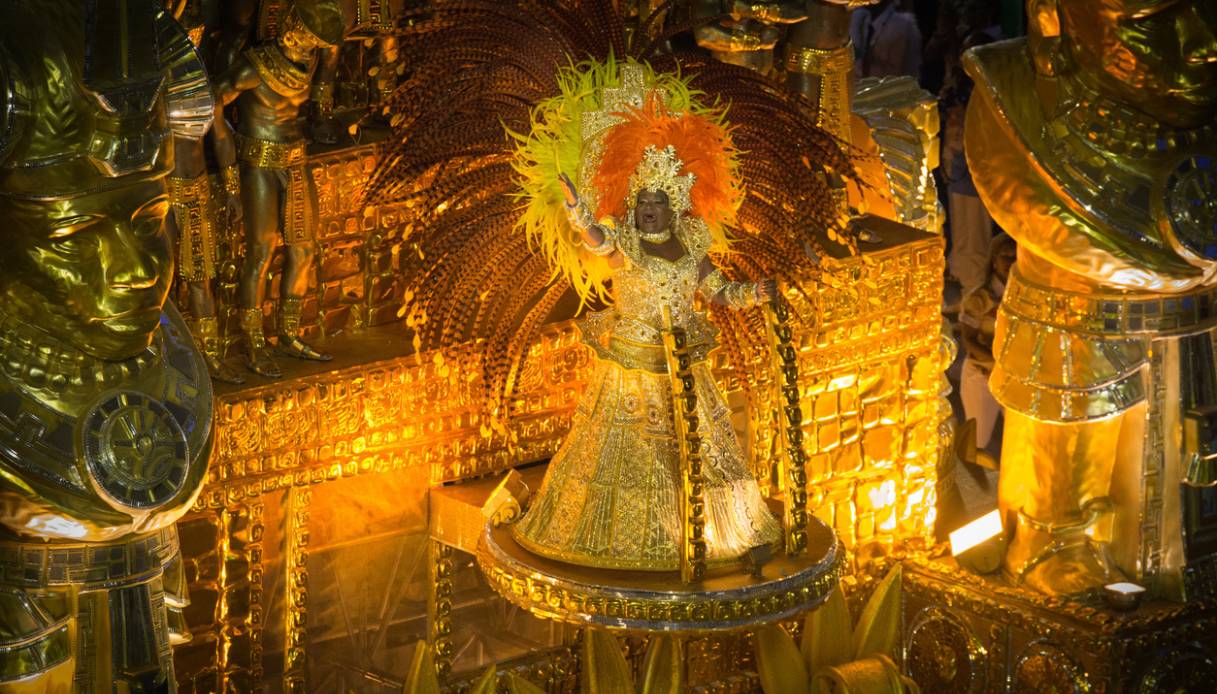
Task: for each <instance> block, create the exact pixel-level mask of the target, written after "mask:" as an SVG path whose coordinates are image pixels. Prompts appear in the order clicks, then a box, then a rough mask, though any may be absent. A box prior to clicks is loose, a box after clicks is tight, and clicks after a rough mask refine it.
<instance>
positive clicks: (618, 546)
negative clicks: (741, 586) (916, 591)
mask: <svg viewBox="0 0 1217 694" xmlns="http://www.w3.org/2000/svg"><path fill="white" fill-rule="evenodd" d="M601 69H604V68H601ZM622 70H623V75H624V77H623V82H624V86H623V87H622V88H619V89H605V90H604V91H605V92H606V95H605V96H604V102H605V103H604V104H603V105H602V107H601V108H600V109H599V110H597V111H594V112H589V113H584V114H583V115H582V118H581V127H582V129H583V132H582V133H581V137H582V139H583V140H584V141H585V144H584V152H585V154H584V160H583V164H582V167H581V168H582V169H583V170H582V172H581V178H582V180H583V181H585V182H587V183H589V184H590V188H591V191H590V192H591V195H590V199H583V198H581V197H580V196H579V195H578V193H577V192H576V189H575V185H574V183H572V182H571V180H570V178H569V177H568V176H567V174H566V172H564V171H558V176H559V178H560V180H561V182H562V187H563V189H564V193H565V199H566V205H567V209H568V210H569V211H570V227H571V228H573V229H574V230H576V231H577V233H578V234H579V235H580V237H581V239H582V244H583V250H584V251H585V252H586V253H588V254H590V256H593V257H594V258H597V259H599V260H600V262H601V263H603V265H602V266H601V269H600V271H601V272H603V273H605V274H604V275H603V277H604V279H605V280H607V279H610V278H611V282H612V284H611V289H610V290H609V298H610V300H611V303H612V306H611V308H609V309H606V310H603V311H599V312H594V313H591V314H589V315H587V316H586V317H585V318H583V320H582V321H581V323H580V329H581V331H582V333H583V339H584V341H585V342H586V343H587V344H588V345H589V346H590V347H592V349H593V350H594V351H595V353H596V356H597V364H596V368H595V370H594V372H593V375H592V376H591V378H590V381H589V383H588V388H587V390H586V391H585V394H584V396H583V399H582V401H581V402H580V404H579V407H578V410H577V411H576V414H575V416H574V419H573V421H572V423H571V430H570V433H569V434H568V435H567V437H566V440H565V442H564V443H563V445H562V447H561V448H560V449H559V451H558V452H557V453H556V454H555V456H554V458H553V460H552V461H551V462H550V466H549V469H548V471H547V472H546V475H545V481H544V482H543V483H542V486H541V489H540V490H539V492H538V494H537V496H536V499H535V501H534V502H533V503H532V505H531V507H530V508H529V510H528V512H527V513H526V514H525V516H524V517H523V518H522V519H521V520H520V521H519V522H518V523H517V524H516V525H514V526H513V528H512V533H513V535H514V537H515V539H516V540H517V541H518V542H519V543H520V544H521V545H522V546H523V547H525V548H526V549H528V550H530V551H532V552H534V553H536V554H539V555H542V556H545V557H549V558H551V559H557V560H560V561H564V562H568V563H572V564H579V565H583V566H593V567H600V568H610V569H634V570H644V571H676V570H679V569H680V568H681V552H682V549H681V548H682V544H683V539H684V536H683V533H684V520H683V516H682V514H681V502H680V497H681V491H680V490H681V488H682V487H681V485H682V482H681V479H682V478H681V468H680V465H681V447H680V442H679V441H678V437H677V433H676V429H675V428H674V427H675V426H676V424H675V420H674V418H673V398H674V397H678V396H677V395H676V394H674V393H673V389H672V383H671V381H670V378H669V375H668V362H667V358H666V355H665V346H664V339H663V336H664V333H665V331H667V330H670V329H671V328H678V329H682V330H683V331H684V334H685V336H686V346H687V349H688V355H689V360H690V362H691V367H690V372H691V377H692V381H693V383H692V390H693V392H694V393H695V395H696V401H697V402H696V412H695V415H694V416H693V417H691V418H690V419H691V420H692V421H695V422H696V424H695V425H694V427H693V431H696V436H697V437H698V438H699V439H700V441H701V451H702V459H703V460H704V461H705V465H704V466H703V469H702V474H703V475H704V477H705V487H704V489H703V490H702V496H703V497H704V499H705V505H706V510H705V527H704V540H705V561H706V564H707V565H708V566H714V565H716V564H717V565H723V564H729V563H733V562H737V561H739V560H740V559H741V558H742V557H743V556H744V555H745V554H746V553H747V552H748V551H749V550H751V549H754V548H756V547H759V546H763V545H769V544H771V543H773V542H776V541H778V540H779V539H780V538H781V535H782V532H781V527H780V525H779V524H778V522H777V520H776V519H775V518H774V516H773V515H772V514H771V513H770V511H769V510H768V508H767V506H766V504H765V501H764V499H763V498H762V496H761V493H760V489H759V488H758V486H757V482H756V479H755V478H754V477H753V474H752V472H751V470H750V469H749V467H748V465H747V461H746V460H745V459H744V456H743V453H742V451H741V449H740V445H739V442H738V441H737V439H736V435H735V431H734V429H733V428H732V425H731V421H730V418H729V415H730V410H729V409H728V407H727V405H726V403H725V402H724V400H723V397H722V395H721V393H719V391H718V388H717V387H716V385H715V383H714V380H713V377H712V376H711V374H710V368H709V366H708V364H707V363H706V359H707V356H708V354H709V352H710V351H711V350H712V349H713V348H714V347H715V336H716V334H717V330H716V329H715V328H714V327H713V326H712V325H711V324H710V322H709V321H708V320H707V314H706V309H705V308H703V307H700V306H698V305H697V304H698V302H704V303H709V304H715V305H719V306H729V307H735V308H747V307H750V306H755V305H759V304H760V303H763V302H765V301H768V300H769V299H771V298H772V297H774V296H775V294H776V289H775V284H774V282H773V281H772V280H766V281H762V282H760V283H745V282H729V281H728V280H727V279H726V278H725V277H724V276H723V274H722V272H721V271H719V270H717V269H716V268H715V266H714V264H713V263H712V262H711V260H710V258H709V256H708V255H707V253H708V251H709V250H710V248H711V246H712V245H714V243H715V236H716V235H717V236H718V241H719V242H720V243H721V242H723V241H724V238H723V236H722V233H723V232H722V225H723V223H724V222H725V221H726V220H727V219H730V218H731V217H732V216H733V214H734V212H735V209H736V208H737V207H738V205H739V197H740V195H741V190H740V188H739V182H738V174H737V173H736V171H735V164H734V154H735V153H734V149H733V148H732V145H731V141H730V139H729V137H728V135H727V130H726V128H725V127H724V126H723V125H722V124H721V123H720V122H719V121H718V120H717V117H718V114H714V113H711V112H704V111H700V110H698V107H697V106H696V105H695V104H692V103H688V104H685V105H684V106H683V108H682V107H681V106H680V105H678V103H679V102H683V101H687V98H683V97H677V96H674V95H672V94H671V93H669V92H668V91H666V90H665V89H664V88H663V87H658V86H653V85H654V81H652V82H651V84H648V83H647V81H646V80H645V79H644V78H643V70H642V68H641V67H640V66H638V65H633V64H630V65H625V66H623V67H622ZM590 71H591V72H594V71H595V70H594V69H593V70H590ZM666 86H667V89H670V90H679V89H680V87H681V86H682V85H681V84H680V83H679V82H678V81H677V80H672V81H670V83H669V84H668V85H666ZM555 120H560V119H558V118H555ZM534 142H545V140H544V139H543V138H539V139H535V140H534ZM543 148H544V147H543V146H540V145H539V146H538V149H543ZM526 151H527V150H526ZM572 173H575V174H576V175H579V173H578V172H572ZM593 209H595V210H596V214H595V215H593V213H592V210H593ZM597 219H599V220H600V221H597ZM589 260H590V259H589ZM686 387H688V386H686Z"/></svg>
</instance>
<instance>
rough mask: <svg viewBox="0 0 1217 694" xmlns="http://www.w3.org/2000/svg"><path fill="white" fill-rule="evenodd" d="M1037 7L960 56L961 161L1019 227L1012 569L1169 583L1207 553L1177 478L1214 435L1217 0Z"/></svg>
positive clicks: (1013, 308)
mask: <svg viewBox="0 0 1217 694" xmlns="http://www.w3.org/2000/svg"><path fill="white" fill-rule="evenodd" d="M1028 16H1029V18H1030V32H1029V37H1028V38H1027V39H1025V40H1023V39H1020V40H1015V41H1007V42H1003V43H1000V44H994V45H991V46H985V47H981V48H977V49H975V50H974V51H973V52H972V53H971V54H970V55H969V56H968V59H967V68H968V71H969V73H970V74H971V75H972V76H973V78H974V79H975V80H976V83H977V86H978V88H977V90H976V92H975V95H974V97H973V99H972V103H971V106H970V108H969V112H968V120H967V134H966V138H967V154H968V158H969V162H970V166H971V169H972V172H973V177H974V179H975V181H976V185H977V188H978V189H979V191H980V194H981V197H982V199H983V200H984V202H985V204H986V206H987V207H988V209H989V211H990V212H991V213H992V214H993V216H994V218H995V219H996V220H997V222H998V223H999V224H1001V226H1002V227H1003V228H1004V229H1005V230H1006V231H1007V232H1008V233H1009V234H1010V235H1011V236H1013V237H1014V238H1015V239H1016V240H1017V241H1018V243H1019V255H1018V262H1017V264H1016V267H1015V268H1014V270H1013V271H1012V273H1011V276H1010V283H1009V286H1008V288H1007V291H1006V296H1005V300H1004V302H1003V306H1002V308H1001V310H1000V312H999V317H998V323H997V331H996V336H995V342H994V344H995V356H996V360H997V364H996V367H995V369H994V372H993V376H992V380H991V386H992V389H993V392H994V395H995V396H996V397H997V399H998V400H999V401H1000V402H1001V403H1002V404H1003V405H1004V406H1005V407H1006V417H1007V421H1006V430H1005V439H1004V440H1005V448H1004V450H1003V456H1002V471H1001V481H1000V485H999V503H1000V505H1001V507H1002V509H1003V513H1004V515H1005V517H1006V519H1007V523H1008V524H1011V523H1012V524H1013V526H1014V528H1013V538H1012V542H1011V546H1010V549H1009V552H1008V554H1007V557H1006V568H1007V570H1008V571H1009V572H1010V573H1012V574H1013V575H1014V576H1016V577H1017V578H1019V579H1021V580H1025V581H1026V582H1027V583H1028V584H1029V585H1031V586H1032V587H1034V588H1036V589H1039V590H1041V591H1044V592H1047V593H1054V594H1055V593H1063V594H1068V593H1075V592H1079V591H1083V590H1086V589H1091V588H1095V587H1097V586H1100V585H1102V584H1103V583H1105V582H1107V581H1109V580H1111V579H1112V578H1114V577H1116V576H1118V575H1119V574H1120V573H1123V574H1125V575H1127V576H1130V577H1133V578H1135V579H1136V580H1141V581H1145V582H1153V583H1155V584H1156V585H1157V587H1158V588H1160V589H1161V590H1162V591H1163V592H1164V593H1166V594H1168V595H1173V596H1178V595H1180V594H1181V592H1182V590H1183V589H1185V588H1187V587H1188V583H1189V581H1188V577H1189V575H1190V572H1191V571H1192V569H1193V568H1194V567H1196V566H1197V565H1199V564H1202V563H1203V561H1204V560H1205V559H1206V556H1204V553H1203V552H1198V551H1196V546H1195V544H1194V543H1191V544H1190V545H1189V542H1188V540H1187V538H1188V537H1189V536H1191V537H1192V538H1195V537H1198V536H1199V534H1200V531H1203V530H1204V528H1203V527H1200V526H1195V525H1194V527H1190V528H1185V527H1182V517H1183V516H1184V515H1185V510H1186V509H1184V508H1183V507H1182V504H1183V503H1184V501H1183V500H1182V499H1183V498H1184V497H1186V495H1181V494H1180V489H1181V485H1182V486H1184V487H1186V486H1187V485H1188V484H1189V479H1188V475H1187V473H1186V467H1187V465H1188V461H1189V460H1193V459H1195V460H1197V461H1201V460H1204V459H1205V458H1206V457H1207V456H1209V455H1210V454H1211V453H1213V451H1212V450H1211V448H1210V446H1211V444H1210V443H1208V442H1207V441H1201V440H1200V439H1199V438H1197V437H1194V436H1193V437H1185V436H1184V432H1185V430H1193V429H1195V426H1190V425H1188V422H1192V423H1193V424H1195V423H1199V424H1200V425H1202V426H1201V428H1206V427H1209V426H1210V425H1209V424H1208V422H1209V412H1210V411H1211V409H1212V406H1213V405H1214V404H1217V400H1215V398H1214V386H1215V385H1217V378H1215V373H1214V366H1213V359H1212V350H1213V334H1214V328H1215V326H1217V307H1214V304H1213V296H1212V294H1213V291H1214V289H1213V287H1214V285H1215V284H1217V282H1215V280H1214V274H1215V272H1217V226H1215V225H1217V206H1215V204H1214V200H1215V199H1217V132H1215V131H1214V117H1215V116H1217V6H1214V5H1212V3H1208V2H1201V1H1188V0H1185V1H1183V2H1155V1H1153V0H1079V1H1078V2H1073V1H1072V0H1071V1H1070V2H1057V1H1056V0H1030V1H1029V2H1028ZM1205 465H1207V462H1206V463H1205ZM1189 547H1190V549H1189ZM1113 565H1114V566H1113Z"/></svg>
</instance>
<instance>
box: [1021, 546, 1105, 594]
mask: <svg viewBox="0 0 1217 694" xmlns="http://www.w3.org/2000/svg"><path fill="white" fill-rule="evenodd" d="M1127 580H1128V579H1127V578H1126V577H1125V576H1124V575H1123V574H1122V573H1121V572H1120V571H1119V570H1118V569H1116V568H1115V567H1114V566H1112V565H1111V564H1110V563H1109V562H1108V561H1107V559H1106V558H1105V557H1103V556H1102V554H1101V550H1100V549H1099V548H1097V547H1095V546H1094V545H1093V544H1091V543H1089V542H1083V543H1078V544H1074V545H1069V546H1067V547H1062V548H1060V549H1058V550H1056V551H1054V552H1052V553H1051V554H1049V555H1048V556H1046V557H1044V558H1043V559H1042V560H1041V561H1039V562H1038V563H1037V564H1035V565H1033V566H1028V567H1025V568H1024V569H1023V572H1022V582H1023V583H1024V584H1025V585H1026V586H1027V587H1028V588H1031V589H1033V590H1035V591H1038V592H1040V593H1043V594H1045V595H1057V596H1069V595H1078V594H1081V593H1086V592H1088V591H1093V590H1098V589H1101V588H1102V587H1103V586H1105V585H1107V584H1109V583H1117V582H1120V581H1127Z"/></svg>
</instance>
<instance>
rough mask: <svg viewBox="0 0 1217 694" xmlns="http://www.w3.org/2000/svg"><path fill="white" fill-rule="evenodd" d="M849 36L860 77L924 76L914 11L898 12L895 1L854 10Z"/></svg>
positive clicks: (919, 35)
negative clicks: (911, 12) (922, 74)
mask: <svg viewBox="0 0 1217 694" xmlns="http://www.w3.org/2000/svg"><path fill="white" fill-rule="evenodd" d="M849 35H850V38H851V39H852V40H853V42H854V56H855V58H856V59H857V60H856V62H855V64H854V68H855V70H856V71H857V74H858V76H859V77H888V76H892V75H908V76H910V77H913V78H914V79H917V78H919V77H920V75H921V31H920V30H919V29H918V28H917V20H916V18H914V17H913V15H912V14H910V13H908V12H898V11H897V4H896V2H895V0H880V1H879V2H878V3H876V4H874V5H870V6H868V7H864V8H861V9H858V10H854V13H853V16H851V17H850V26H849Z"/></svg>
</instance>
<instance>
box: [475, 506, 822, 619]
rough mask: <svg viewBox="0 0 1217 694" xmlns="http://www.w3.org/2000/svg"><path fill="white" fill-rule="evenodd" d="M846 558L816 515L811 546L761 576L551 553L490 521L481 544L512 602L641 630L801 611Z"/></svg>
mask: <svg viewBox="0 0 1217 694" xmlns="http://www.w3.org/2000/svg"><path fill="white" fill-rule="evenodd" d="M843 560H844V551H843V550H842V548H841V546H840V545H839V544H837V542H836V540H835V539H834V538H833V536H832V533H831V531H829V530H828V528H827V527H826V526H825V525H824V524H823V523H819V522H813V523H812V524H810V525H809V526H808V551H807V552H806V553H805V554H800V555H796V556H790V557H788V556H786V555H778V557H776V558H775V559H774V560H773V561H771V562H770V563H768V564H766V565H765V566H764V567H763V578H762V579H760V580H757V579H754V578H752V577H750V576H748V575H747V574H743V573H740V572H729V573H722V574H721V575H716V574H715V573H714V572H713V571H711V572H709V573H708V575H707V577H706V578H705V579H704V580H703V581H702V582H701V583H699V584H696V585H693V586H689V585H685V584H684V583H683V582H682V581H681V580H680V577H679V576H676V575H665V574H663V573H651V572H645V571H613V572H606V571H603V570H597V569H595V568H585V567H580V566H576V565H574V564H569V563H564V562H558V561H551V560H548V559H545V558H543V557H540V556H537V555H536V554H534V553H532V552H530V551H529V550H527V549H525V548H524V547H522V546H520V545H519V544H517V543H516V542H515V537H514V535H513V534H511V533H509V532H508V531H507V530H506V529H501V528H494V527H492V526H489V525H488V526H487V528H486V532H485V534H484V535H483V538H482V541H481V542H480V543H479V545H478V564H479V565H480V566H481V568H482V571H483V573H485V574H486V577H487V579H488V580H489V581H490V584H491V585H492V587H494V589H495V590H496V591H498V592H499V594H500V595H502V596H503V597H505V598H507V599H508V600H509V601H511V602H512V603H513V604H516V605H518V606H520V607H522V608H524V609H527V610H529V611H530V612H532V613H534V614H536V615H538V616H541V617H544V618H546V619H553V620H558V621H564V622H568V623H571V624H585V625H593V626H599V627H604V628H609V629H621V630H626V631H641V632H680V633H690V634H704V633H710V632H716V631H738V630H740V629H742V628H747V627H748V626H752V625H757V624H768V623H772V622H776V621H779V620H782V619H786V618H789V617H791V616H793V615H795V614H799V613H801V612H806V611H807V610H808V609H811V608H813V607H815V606H816V605H818V604H819V603H820V602H821V601H823V600H824V598H826V597H827V596H828V593H829V592H830V591H831V590H832V588H833V587H834V586H835V585H836V581H837V580H838V579H839V578H840V575H841V570H842V565H843Z"/></svg>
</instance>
